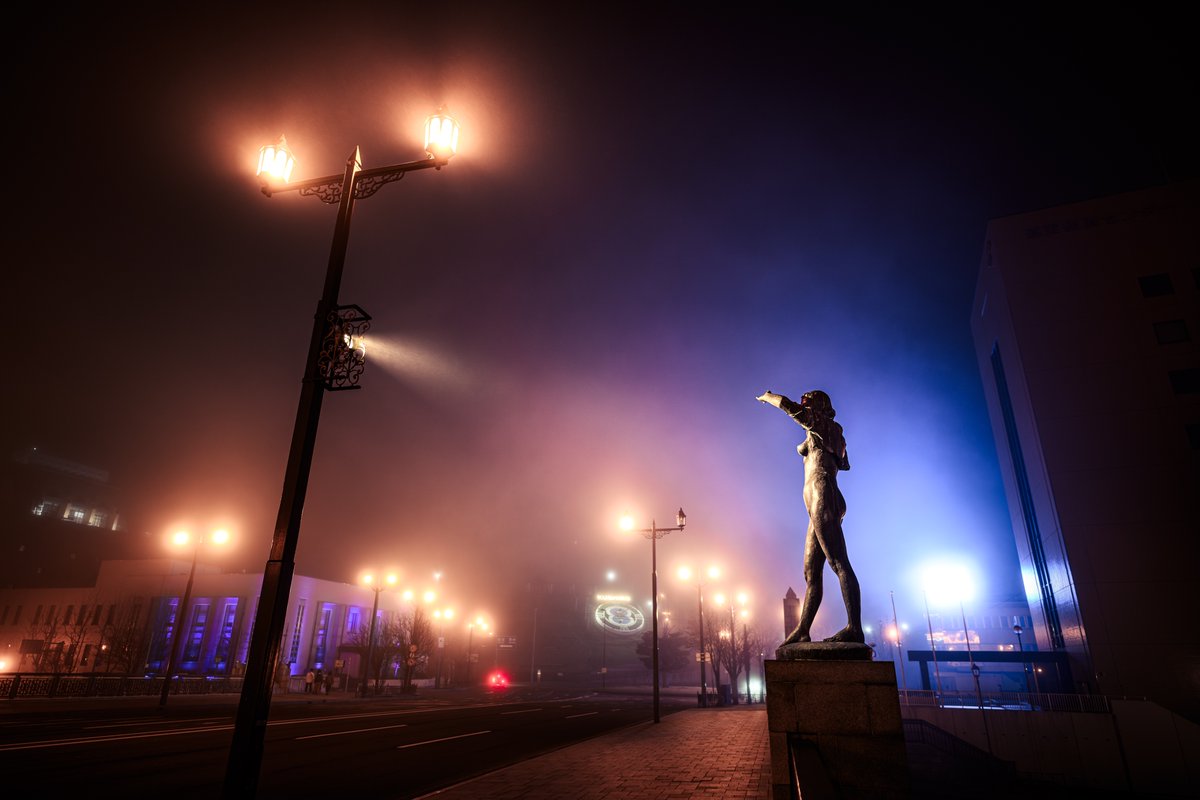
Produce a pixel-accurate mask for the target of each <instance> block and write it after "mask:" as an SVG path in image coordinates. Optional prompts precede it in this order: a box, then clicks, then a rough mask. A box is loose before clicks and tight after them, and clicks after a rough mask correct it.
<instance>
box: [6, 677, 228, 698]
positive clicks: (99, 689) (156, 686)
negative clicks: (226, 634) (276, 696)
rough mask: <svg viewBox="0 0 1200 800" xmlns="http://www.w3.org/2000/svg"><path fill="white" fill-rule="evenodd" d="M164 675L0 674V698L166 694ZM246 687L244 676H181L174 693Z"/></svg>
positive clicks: (173, 684) (219, 691) (218, 691)
mask: <svg viewBox="0 0 1200 800" xmlns="http://www.w3.org/2000/svg"><path fill="white" fill-rule="evenodd" d="M164 680H165V679H164V678H162V677H148V676H145V675H109V674H107V673H83V674H78V673H74V674H64V673H44V672H38V673H25V674H22V673H11V674H7V675H0V698H2V699H7V700H20V699H21V698H28V697H131V696H141V695H158V694H161V693H162V686H163V683H162V682H163V681H164ZM241 690H242V679H241V678H223V677H177V678H174V679H172V681H171V694H228V693H237V692H240V691H241Z"/></svg>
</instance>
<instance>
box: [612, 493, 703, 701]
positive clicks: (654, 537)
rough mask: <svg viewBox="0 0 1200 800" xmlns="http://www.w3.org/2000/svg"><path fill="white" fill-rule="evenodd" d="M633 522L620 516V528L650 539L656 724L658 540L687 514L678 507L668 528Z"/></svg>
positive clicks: (683, 521)
mask: <svg viewBox="0 0 1200 800" xmlns="http://www.w3.org/2000/svg"><path fill="white" fill-rule="evenodd" d="M635 524H636V523H635V522H634V521H633V517H631V516H629V515H628V514H626V515H625V516H624V517H622V518H621V529H622V530H626V531H635V532H637V533H640V534H642V535H643V536H645V537H646V538H647V539H649V540H650V591H651V597H650V615H651V617H653V620H654V621H653V623H652V626H651V630H652V632H651V634H650V635H651V636H653V637H654V642H653V647H652V648H651V651H650V652H651V656H650V665H651V668H650V671H651V672H652V673H653V678H654V722H655V723H656V724H657V723H658V722H661V721H662V716H661V714H660V713H659V697H658V682H659V681H658V540H659V539H661V538H663V537H664V536H666V535H667V534H668V533H671V532H672V531H682V530H683V526H684V525H686V524H687V515H686V514H684V513H683V509H682V508H680V509H679V512H678V513H677V514H676V515H675V525H673V526H671V527H669V528H660V527H658V525H656V524H655V522H654V520H653V519H651V520H650V527H649V528H634V527H633V526H634V525H635Z"/></svg>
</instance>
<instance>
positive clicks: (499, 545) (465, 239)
mask: <svg viewBox="0 0 1200 800" xmlns="http://www.w3.org/2000/svg"><path fill="white" fill-rule="evenodd" d="M243 5H249V6H250V7H248V8H246V7H242V6H237V7H235V6H233V5H229V6H225V5H223V4H206V5H204V6H203V7H201V8H195V9H192V10H190V11H185V10H182V9H158V10H154V11H146V12H142V13H134V12H132V11H128V12H127V11H114V10H113V9H112V8H110V7H104V6H101V5H97V4H92V5H89V6H87V7H86V9H85V10H82V11H71V10H57V11H42V12H26V13H27V14H30V15H32V16H26V17H24V18H21V19H19V20H14V22H13V25H12V27H10V32H12V33H13V34H14V35H15V34H16V33H17V32H18V31H20V36H19V37H18V41H17V42H16V43H14V44H12V45H11V46H10V47H9V49H8V52H7V53H6V55H5V59H6V60H7V61H8V62H9V63H8V64H7V69H6V73H7V75H8V78H7V80H6V81H5V84H6V88H5V90H4V91H5V96H6V106H7V111H8V113H7V114H6V115H5V116H6V118H7V120H8V124H7V126H6V127H7V128H8V136H9V138H10V144H9V147H8V148H7V152H8V153H9V157H8V166H7V168H8V170H9V174H10V178H9V180H8V186H9V197H8V203H7V206H8V213H7V215H6V216H7V224H6V237H5V239H6V245H7V247H6V250H7V254H6V255H7V257H6V266H5V285H6V289H5V292H4V296H5V297H6V298H7V300H8V302H7V306H8V309H9V315H10V317H9V321H10V324H9V328H8V330H9V342H8V345H7V347H6V348H5V352H6V356H7V358H6V361H7V371H6V372H7V375H6V380H5V391H4V393H3V398H4V399H3V405H4V425H3V434H4V439H3V444H4V445H5V452H6V453H7V452H9V451H12V450H14V449H17V448H21V447H27V446H31V445H37V446H39V447H40V448H42V449H43V450H45V451H46V452H50V453H52V454H54V455H57V456H60V457H64V458H69V459H72V460H76V461H80V462H83V463H87V464H92V465H95V466H97V467H101V468H105V469H108V470H110V471H111V473H112V476H113V478H112V480H113V482H114V484H115V485H116V486H117V487H118V488H119V489H120V490H121V491H122V492H123V493H124V495H125V496H126V501H125V503H126V505H127V506H128V507H129V508H130V509H133V510H134V512H133V513H131V514H130V515H129V516H130V518H131V519H132V520H134V522H133V523H131V524H134V525H136V526H137V528H138V529H139V531H141V532H147V533H150V534H152V535H151V536H149V537H147V542H151V541H153V543H154V544H153V546H152V547H151V546H148V548H147V555H158V554H159V552H160V550H159V548H158V545H157V542H158V539H157V537H158V535H159V534H162V533H166V532H167V531H168V530H171V529H173V527H174V526H177V525H183V524H189V525H194V526H205V525H209V524H217V523H218V522H220V523H223V524H227V525H229V526H231V528H232V529H233V530H234V531H235V533H236V535H237V537H238V539H239V546H238V550H237V552H236V554H232V555H230V556H227V557H225V558H224V559H223V563H225V564H226V565H227V566H229V567H230V568H238V569H241V568H246V569H261V568H262V564H263V562H264V561H265V559H266V557H267V547H268V543H269V541H270V535H271V530H272V527H273V524H274V519H275V514H276V510H277V507H278V503H279V492H280V488H281V485H282V479H283V468H284V464H285V462H286V457H287V448H288V442H289V439H290V435H291V428H292V424H293V419H294V414H295V408H296V401H297V398H298V395H299V380H300V377H301V375H302V373H303V359H304V354H305V351H306V346H307V341H308V335H309V329H310V326H311V318H312V313H313V309H314V308H315V304H316V301H317V299H318V297H319V295H320V290H321V282H322V276H323V274H324V270H325V263H326V259H327V256H328V251H329V240H330V237H331V233H332V229H333V221H334V208H333V207H331V206H326V205H324V204H322V203H320V202H318V201H317V200H315V199H313V198H301V197H299V196H297V195H296V194H295V193H291V194H287V193H285V194H279V195H276V196H275V197H273V198H271V199H268V198H266V197H264V196H263V195H262V194H261V193H260V192H259V190H258V184H257V181H256V179H255V177H254V175H253V170H254V165H255V162H256V159H257V153H258V148H259V147H260V146H261V145H263V144H266V143H269V142H273V141H274V140H275V139H276V138H277V137H278V136H279V134H280V133H285V134H286V135H287V137H288V141H289V143H290V145H291V147H292V149H293V150H294V152H295V153H296V156H297V161H298V164H297V168H296V174H295V177H296V178H297V179H304V178H311V177H317V176H320V175H331V174H335V173H340V172H341V171H342V169H343V165H344V163H345V160H346V158H347V156H349V155H350V153H351V152H353V149H354V147H355V146H356V145H358V146H361V147H362V152H363V157H364V162H365V165H366V166H368V167H371V166H381V165H385V164H390V163H397V162H401V161H408V160H412V159H416V158H419V157H421V156H422V153H421V139H420V136H421V125H422V123H423V120H424V118H425V116H426V115H427V114H429V113H431V112H432V111H433V110H434V109H436V108H437V106H438V105H440V104H442V103H445V104H447V105H448V107H449V110H450V112H451V113H452V114H454V115H455V116H456V117H457V118H458V119H459V121H460V122H461V124H462V139H461V146H460V153H459V155H458V156H457V157H455V158H454V160H453V161H452V162H451V163H450V165H449V166H448V167H447V168H445V169H443V170H441V171H440V172H434V171H425V172H420V173H416V174H412V175H409V176H407V177H406V178H405V179H404V180H403V181H401V182H400V183H397V184H395V185H390V186H387V187H384V188H383V189H382V190H381V191H380V192H379V194H377V195H375V196H374V197H372V198H370V199H368V200H364V201H362V202H361V203H360V204H359V205H358V206H357V208H356V212H355V219H354V223H353V231H352V235H351V242H350V249H349V254H348V258H347V265H346V273H345V279H344V282H343V288H342V293H341V300H342V302H344V303H358V304H359V305H361V306H363V307H364V308H366V309H367V310H368V311H369V312H370V313H371V314H372V315H373V316H374V318H375V321H374V327H373V330H372V338H371V340H370V343H369V345H368V367H367V373H366V375H365V377H364V386H365V388H364V390H362V391H359V392H347V393H339V394H331V395H328V396H327V397H326V402H325V410H324V414H323V417H322V421H321V431H320V436H319V439H318V444H317V453H316V461H315V465H314V469H313V474H312V482H311V489H310V492H309V497H308V503H307V506H306V511H305V517H304V525H303V528H302V532H301V539H300V549H299V554H298V562H297V570H298V571H299V572H300V573H303V574H310V575H318V576H320V577H326V578H330V579H334V580H344V581H352V580H354V579H355V576H356V575H357V573H358V570H359V569H360V568H363V567H367V566H372V565H375V566H387V565H398V566H400V567H401V568H402V569H403V571H404V572H405V573H406V574H407V575H408V576H410V579H411V580H412V581H414V582H417V581H420V580H423V579H424V576H427V575H428V574H429V573H431V572H432V571H433V570H434V569H442V570H444V571H445V572H446V586H447V592H448V593H453V594H454V595H456V596H457V597H459V598H460V599H461V602H462V604H463V606H464V607H467V606H468V605H469V604H475V605H480V606H481V605H486V604H487V603H488V602H489V600H490V596H491V594H492V593H493V592H494V591H496V589H497V588H498V587H502V586H507V585H510V584H520V583H522V582H523V581H525V580H553V581H556V582H574V583H578V584H580V585H582V586H588V585H591V584H599V583H600V582H601V581H602V576H603V573H604V572H605V570H608V569H615V570H616V571H617V572H618V574H619V575H620V578H619V580H618V583H619V584H620V585H621V586H622V587H623V588H626V589H628V590H629V591H631V592H633V593H634V594H635V595H639V596H642V597H648V596H649V552H647V551H648V550H649V548H648V546H647V545H646V542H645V540H643V539H641V538H629V536H628V535H622V534H621V533H620V532H619V531H618V530H617V528H616V519H617V517H618V516H619V515H620V514H621V513H622V512H624V511H629V512H631V513H633V514H634V515H635V516H636V517H637V518H638V519H639V520H642V521H644V523H645V524H646V525H648V524H649V522H650V520H651V518H655V519H657V521H658V522H659V524H664V523H665V524H673V520H674V513H675V510H676V509H677V508H678V507H679V506H682V507H683V508H684V509H685V510H686V512H687V514H688V517H689V524H688V528H687V530H686V531H685V532H683V533H675V534H671V535H670V536H669V537H668V538H667V539H665V540H664V541H663V542H662V543H661V544H660V549H659V565H660V574H661V575H662V576H663V581H662V582H663V591H664V592H666V593H667V595H668V600H669V599H670V597H671V596H672V592H674V593H676V594H679V595H680V596H681V597H683V596H684V595H683V594H682V593H683V592H685V590H686V589H685V587H681V586H679V585H678V584H677V583H675V581H674V580H673V578H672V577H671V575H672V574H673V573H674V572H675V568H676V567H677V566H678V565H679V564H682V563H690V564H692V565H699V564H707V563H710V562H716V563H720V564H722V565H723V566H724V567H725V569H726V572H727V573H728V574H729V575H730V576H731V577H730V578H729V580H728V581H725V582H723V585H725V586H728V587H729V588H731V589H741V588H745V589H747V590H748V591H749V592H750V593H751V594H752V595H753V596H754V601H753V603H754V606H755V608H756V609H761V610H762V611H761V613H762V615H763V616H764V617H767V618H769V619H770V620H771V622H770V625H769V627H770V628H772V629H773V628H774V627H775V626H776V622H775V620H776V619H777V617H778V615H779V603H778V600H779V598H780V597H782V595H783V593H784V591H785V590H786V589H787V588H788V586H794V587H795V588H796V589H797V591H800V590H801V589H802V585H803V580H802V578H801V576H800V560H801V558H800V556H801V546H802V541H803V532H804V527H805V525H806V518H805V513H804V509H803V503H802V501H801V497H800V487H801V483H802V479H803V463H802V461H801V459H800V458H799V457H798V456H797V455H796V453H795V446H796V444H798V443H799V442H800V441H801V440H802V438H803V434H804V432H803V430H802V429H801V428H799V427H798V426H796V425H794V424H793V423H792V422H791V421H789V420H788V419H787V418H786V417H785V416H784V415H782V414H780V413H779V412H778V411H776V410H775V409H772V408H768V407H767V406H764V405H761V404H759V403H756V402H755V401H754V398H755V396H756V395H758V394H759V393H761V392H762V391H763V390H765V389H772V390H774V391H777V392H782V393H784V394H788V395H790V396H792V397H795V398H798V397H799V396H800V394H802V393H803V392H804V391H806V390H808V389H813V388H820V389H824V390H825V391H827V392H828V393H829V394H830V396H831V397H832V399H833V403H834V405H835V407H836V408H837V412H838V421H839V422H841V423H842V425H843V426H844V427H845V431H846V437H847V441H848V445H849V455H850V461H851V464H852V465H853V466H852V469H851V471H850V472H848V473H843V475H842V478H841V484H842V489H843V492H844V493H845V495H846V498H847V503H848V506H849V513H848V515H847V518H846V523H845V525H846V532H847V539H848V543H849V549H850V556H851V560H852V562H853V563H854V564H855V566H856V569H857V571H858V574H859V578H860V580H861V582H862V586H863V600H864V618H865V620H866V621H868V622H870V621H872V620H875V619H878V618H880V617H882V616H885V614H886V616H888V617H890V607H889V606H888V605H887V604H888V592H889V591H890V590H895V591H896V594H897V603H898V605H899V606H900V613H901V616H902V617H903V616H905V615H908V616H911V617H914V618H915V617H917V616H918V615H919V613H920V612H919V609H918V608H917V604H918V603H919V602H920V599H919V598H920V591H919V586H918V584H917V582H916V578H915V574H916V572H917V571H918V570H919V568H920V566H921V564H923V563H924V562H925V561H927V560H928V559H930V558H934V557H942V556H946V557H953V558H959V559H962V560H966V561H968V562H970V563H971V564H973V565H975V567H976V569H978V570H979V572H980V574H981V576H982V580H983V583H982V586H981V594H982V595H983V596H985V597H988V598H993V599H1000V598H1004V597H1009V596H1013V595H1017V594H1019V592H1020V588H1019V587H1020V583H1019V575H1018V570H1017V564H1016V555H1015V550H1014V546H1013V542H1012V533H1011V530H1010V526H1009V519H1008V513H1007V510H1006V508H1005V506H1004V501H1003V495H1002V489H1001V483H1000V477H999V468H998V466H997V461H996V451H995V446H994V444H993V441H992V435H991V430H990V426H989V423H988V419H987V413H986V409H985V407H984V402H983V393H982V389H981V385H980V377H979V372H978V368H977V366H976V363H975V358H974V353H973V346H972V342H971V337H970V331H969V322H968V316H969V313H970V305H971V298H972V293H973V289H974V285H975V279H976V272H977V269H978V264H979V259H980V255H981V252H982V245H983V235H984V231H985V227H986V224H987V222H988V220H989V219H991V218H994V217H998V216H1004V215H1007V214H1013V213H1020V212H1024V211H1030V210H1035V209H1038V208H1043V207H1047V206H1053V205H1057V204H1061V203H1066V202H1072V201H1077V200H1083V199H1087V198H1090V197H1095V196H1101V195H1105V194H1110V193H1115V192H1119V191H1127V190H1132V189H1137V188H1142V187H1146V186H1152V185H1160V184H1163V183H1166V182H1169V181H1172V180H1179V179H1182V178H1187V177H1194V176H1195V175H1196V172H1197V171H1196V169H1195V167H1196V158H1195V153H1194V143H1195V142H1196V141H1200V136H1198V135H1197V134H1198V132H1197V130H1196V126H1195V123H1194V122H1192V121H1190V120H1189V119H1188V116H1189V109H1190V108H1191V107H1193V106H1194V102H1195V97H1196V87H1195V82H1194V78H1195V75H1196V74H1197V69H1196V63H1195V61H1196V58H1195V55H1194V53H1195V47H1194V46H1193V42H1192V41H1190V40H1187V41H1186V46H1185V34H1184V31H1185V30H1186V29H1187V26H1185V25H1183V23H1182V21H1181V20H1180V19H1176V18H1172V17H1171V16H1169V15H1168V14H1167V13H1166V12H1161V13H1158V12H1147V11H1145V10H1143V7H1142V6H1138V7H1137V9H1138V10H1136V11H1135V10H1133V9H1134V7H1133V6H1127V7H1125V10H1124V11H1123V12H1122V15H1119V16H1118V15H1115V14H1113V12H1111V11H1109V12H1101V11H1099V10H1097V9H1095V8H1089V9H1088V10H1087V12H1086V14H1083V13H1081V14H1079V15H1071V16H1067V15H1062V16H1057V17H1056V16H1053V15H1048V14H1047V13H1046V12H1044V11H1043V10H1035V7H1033V6H1031V7H1029V8H1028V9H1026V10H1013V9H1012V8H1011V7H1006V8H1007V9H1008V10H1005V11H1003V12H1001V11H999V10H996V9H993V10H992V11H991V12H989V14H990V16H989V17H988V18H984V17H979V16H961V17H956V16H952V15H944V14H939V15H936V16H934V15H927V16H921V15H913V14H902V13H900V12H897V11H890V12H886V13H885V12H872V11H869V10H868V9H869V7H866V6H863V7H860V8H861V10H860V13H859V14H857V15H853V16H851V15H846V16H843V17H840V18H833V17H822V16H815V15H812V14H805V13H800V12H799V11H798V10H797V9H798V8H800V4H797V3H763V4H736V5H735V4H719V3H710V4H700V3H693V4H684V3H671V4H645V5H636V6H635V5H628V6H627V5H624V4H592V5H589V6H587V7H586V8H587V9H589V10H582V9H579V8H572V9H569V10H567V9H562V8H559V9H558V10H550V9H551V8H552V7H554V6H552V5H551V4H545V6H544V7H542V6H538V5H536V4H520V3H517V4H481V5H478V6H472V5H469V4H455V3H448V4H436V9H437V10H436V11H431V10H430V5H431V4H383V3H380V4H375V5H366V4H357V5H356V4H353V3H349V4H338V7H337V9H336V10H329V9H324V8H322V7H321V6H322V5H323V4H311V5H307V4H303V3H301V4H295V3H291V4H271V3H255V4H243ZM330 5H332V4H330ZM410 5H411V6H412V8H407V6H410ZM402 6H405V7H406V8H405V9H404V10H398V9H400V8H401V7H402ZM14 316H15V319H14V318H13V317H14ZM686 596H689V597H690V596H694V595H691V594H689V595H686ZM839 606H840V604H839V603H838V602H837V598H836V593H832V594H830V595H829V597H827V604H826V609H825V610H824V611H823V615H822V617H821V618H820V619H819V620H818V625H817V630H815V633H822V632H832V631H833V630H835V629H836V628H837V627H840V625H841V620H840V619H839V618H838V616H839V614H840V613H841V612H840V607H839ZM885 609H886V611H885Z"/></svg>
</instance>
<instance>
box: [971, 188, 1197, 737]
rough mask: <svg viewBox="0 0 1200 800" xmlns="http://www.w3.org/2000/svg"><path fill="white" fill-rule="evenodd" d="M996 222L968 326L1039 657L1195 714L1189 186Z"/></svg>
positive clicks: (1094, 688)
mask: <svg viewBox="0 0 1200 800" xmlns="http://www.w3.org/2000/svg"><path fill="white" fill-rule="evenodd" d="M1198 188H1200V187H1198V185H1197V184H1196V183H1195V182H1190V183H1185V184H1180V185H1174V186H1167V187H1162V188H1156V189H1149V190H1144V191H1138V192H1131V193H1127V194H1121V195H1116V196H1112V197H1105V198H1101V199H1097V200H1092V201H1087V202H1081V203H1075V204H1071V205H1065V206H1059V207H1056V208H1048V209H1044V210H1041V211H1035V212H1031V213H1025V214H1018V215H1015V216H1009V217H1004V218H1000V219H996V220H993V221H992V222H991V223H990V224H989V225H988V228H987V235H986V239H985V242H984V247H983V258H982V263H981V266H980V271H979V278H978V284H977V288H976V294H975V300H974V307H973V309H972V314H971V328H972V333H973V336H974V341H975V348H976V353H977V356H978V361H979V368H980V373H981V376H982V379H983V386H984V392H985V395H986V398H987V407H988V413H989V416H990V418H991V422H992V428H993V433H994V436H995V441H996V448H997V451H998V453H999V464H1000V469H1001V473H1002V477H1003V482H1004V490H1005V494H1006V497H1007V501H1008V507H1009V510H1010V515H1011V518H1012V527H1013V533H1014V536H1015V538H1016V544H1017V551H1018V555H1019V558H1020V568H1021V571H1022V575H1023V578H1024V583H1025V589H1026V595H1027V599H1028V603H1029V608H1030V611H1031V614H1032V620H1033V625H1032V628H1031V629H1028V630H1027V634H1026V635H1027V637H1028V638H1029V639H1033V640H1035V641H1036V645H1037V648H1038V650H1040V651H1053V652H1060V653H1064V654H1065V655H1066V658H1067V660H1068V661H1069V664H1070V668H1071V673H1072V675H1073V676H1074V681H1075V687H1074V689H1075V691H1078V692H1099V693H1102V694H1105V695H1109V696H1112V697H1146V698H1149V699H1150V700H1153V701H1155V702H1157V703H1159V704H1160V705H1163V706H1165V707H1167V708H1169V709H1171V710H1173V711H1175V712H1177V713H1179V714H1182V715H1184V716H1187V717H1190V718H1191V719H1193V720H1196V719H1200V629H1197V627H1196V625H1195V624H1193V622H1194V618H1195V612H1196V610H1197V608H1198V604H1197V600H1196V598H1197V596H1198V595H1200V579H1198V577H1197V576H1198V574H1200V570H1198V569H1197V565H1198V564H1200V480H1198V476H1200V350H1198V348H1197V339H1198V337H1200V247H1198V246H1197V245H1198V243H1200V242H1198V239H1200V213H1198V212H1200V203H1198V198H1200V192H1198V191H1197V190H1198Z"/></svg>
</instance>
